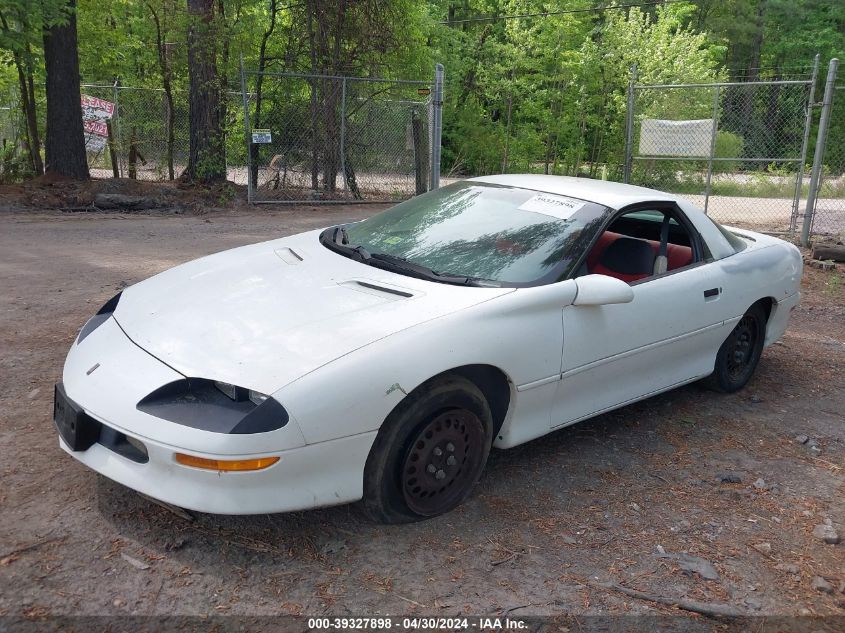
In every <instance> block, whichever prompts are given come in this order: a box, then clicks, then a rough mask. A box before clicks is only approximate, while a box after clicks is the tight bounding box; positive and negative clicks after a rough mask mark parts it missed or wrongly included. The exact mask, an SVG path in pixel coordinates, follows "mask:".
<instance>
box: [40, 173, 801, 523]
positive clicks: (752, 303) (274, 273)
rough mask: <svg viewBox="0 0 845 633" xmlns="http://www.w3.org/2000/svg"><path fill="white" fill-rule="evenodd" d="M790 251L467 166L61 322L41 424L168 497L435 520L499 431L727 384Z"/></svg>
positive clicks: (792, 271) (665, 204)
mask: <svg viewBox="0 0 845 633" xmlns="http://www.w3.org/2000/svg"><path fill="white" fill-rule="evenodd" d="M801 272H802V261H801V255H800V253H799V251H798V249H797V248H795V247H794V246H793V245H791V244H789V243H787V242H784V241H782V240H779V239H776V238H774V237H771V236H768V235H764V234H761V233H756V232H752V231H748V230H740V229H735V228H727V227H724V226H721V225H719V224H718V223H716V222H715V221H713V220H712V219H711V218H709V217H708V216H707V215H705V214H704V213H702V212H701V211H699V210H698V209H697V208H695V207H694V206H693V205H691V204H690V203H689V202H687V201H685V200H684V199H683V198H680V197H677V196H675V195H672V194H667V193H661V192H659V191H654V190H650V189H643V188H640V187H634V186H629V185H622V184H617V183H611V182H603V181H592V180H586V179H573V178H562V177H556V176H536V175H504V176H490V177H483V178H472V179H469V180H464V181H461V182H458V183H455V184H452V185H449V186H446V187H443V188H441V189H438V190H436V191H432V192H430V193H427V194H424V195H421V196H418V197H416V198H413V199H411V200H408V201H406V202H403V203H401V204H398V205H396V206H394V207H392V208H390V209H388V210H386V211H384V212H382V213H379V214H377V215H374V216H372V217H370V218H369V219H366V220H363V221H361V222H357V223H349V224H343V225H340V226H332V227H328V228H325V229H323V230H317V231H310V232H306V233H302V234H299V235H293V236H290V237H285V238H281V239H274V240H271V241H268V242H263V243H260V244H254V245H251V246H244V247H241V248H236V249H233V250H228V251H225V252H222V253H217V254H215V255H210V256H208V257H203V258H201V259H197V260H195V261H191V262H189V263H186V264H183V265H181V266H177V267H175V268H173V269H171V270H167V271H165V272H163V273H161V274H158V275H156V276H154V277H152V278H150V279H147V280H145V281H142V282H140V283H138V284H135V285H133V286H130V287H129V288H126V289H125V290H123V292H121V293H120V294H118V295H117V296H115V297H113V298H112V299H111V300H109V301H108V302H107V303H106V304H105V305H104V306H103V307H102V308H101V309H100V311H99V312H98V313H97V314H96V315H95V316H93V317H92V318H91V319H90V320H89V321H88V322H87V323H86V324H85V325H84V327H83V328H82V330H81V331H80V332H79V335H78V337H77V339H76V341H75V342H74V343H73V346H72V348H71V350H70V352H69V354H68V356H67V360H66V362H65V365H64V372H63V376H62V382H60V383H59V384H57V385H56V388H55V404H54V422H55V424H56V427H57V429H58V433H59V438H60V439H59V443H60V445H61V447H62V448H63V449H64V450H65V451H66V452H67V453H69V454H70V455H71V456H73V457H74V458H75V459H77V460H79V461H80V462H82V463H83V464H85V465H86V466H88V467H89V468H91V469H93V470H95V471H97V472H99V473H101V474H103V475H105V476H106V477H109V478H111V479H113V480H115V481H117V482H120V483H121V484H124V485H125V486H128V487H129V488H132V489H135V490H137V491H140V492H142V493H144V494H146V495H148V496H151V497H153V498H155V499H158V500H161V501H164V502H166V503H170V504H173V505H176V506H179V507H183V508H188V509H192V510H197V511H202V512H211V513H221V514H253V513H267V512H283V511H291V510H300V509H305V508H315V507H320V506H328V505H333V504H341V503H347V502H352V501H356V500H360V499H363V505H364V507H365V508H366V510H367V511H368V512H369V514H371V515H372V516H373V517H374V518H375V519H377V520H380V521H385V522H404V521H412V520H417V519H421V518H426V517H432V516H435V515H439V514H442V513H444V512H447V511H449V510H451V509H453V508H454V507H455V506H457V505H458V504H460V503H461V502H462V501H463V500H464V499H465V498H466V497H467V495H469V494H470V492H471V490H472V488H473V486H474V484H475V483H476V482H477V481H478V479H479V477H480V476H481V473H482V470H483V469H484V466H485V462H486V461H487V458H488V455H489V452H490V450H491V448H492V447H496V448H509V447H512V446H516V445H518V444H522V443H523V442H527V441H529V440H532V439H534V438H538V437H540V436H542V435H545V434H546V433H550V432H552V431H554V430H556V429H560V428H562V427H565V426H567V425H570V424H573V423H575V422H578V421H580V420H584V419H586V418H590V417H592V416H596V415H598V414H600V413H602V412H605V411H609V410H611V409H615V408H617V407H621V406H624V405H626V404H629V403H632V402H635V401H637V400H641V399H643V398H647V397H649V396H652V395H654V394H657V393H660V392H663V391H666V390H668V389H673V388H675V387H678V386H679V385H684V384H687V383H691V382H693V381H698V380H704V381H705V382H706V383H707V384H709V385H710V386H711V387H712V388H714V389H716V390H720V391H723V392H732V391H736V390H738V389H741V388H742V387H743V386H744V385H746V383H748V381H749V380H750V379H751V376H752V374H753V372H754V369H755V367H756V366H757V364H758V361H759V359H760V355H761V352H762V350H763V348H764V347H765V346H767V345H771V344H772V343H773V342H774V341H776V340H777V339H778V337H780V336H781V335H782V334H783V333H784V330H785V329H786V326H787V321H788V319H789V314H790V311H791V310H792V309H793V308H794V307H795V306H796V305H797V303H798V301H799V298H800V293H799V285H800V280H801Z"/></svg>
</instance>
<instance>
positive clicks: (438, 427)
mask: <svg viewBox="0 0 845 633" xmlns="http://www.w3.org/2000/svg"><path fill="white" fill-rule="evenodd" d="M484 438H485V435H484V425H483V424H482V423H481V420H479V419H478V416H476V415H475V414H474V413H472V412H471V411H467V410H466V409H451V410H449V411H445V412H443V413H440V414H437V415H435V416H434V417H433V418H432V419H431V420H430V421H429V422H428V423H427V424H425V425H423V426H422V427H421V429H420V431H419V433H417V435H416V436H415V437H414V438H413V439H412V441H411V443H410V445H409V447H408V452H407V455H406V457H405V461H404V463H403V465H402V494H403V496H404V498H405V503H407V504H408V508H410V509H411V510H412V511H413V512H415V513H417V514H419V515H423V516H434V515H436V514H442V513H443V512H446V511H448V510H451V509H452V507H454V506H455V504H457V503H459V502H460V501H461V500H462V499H463V498H464V495H465V494H466V492H467V491H468V489H469V488H470V487H471V486H472V484H473V483H475V480H476V478H477V477H478V470H479V467H480V464H481V460H482V457H483V454H484Z"/></svg>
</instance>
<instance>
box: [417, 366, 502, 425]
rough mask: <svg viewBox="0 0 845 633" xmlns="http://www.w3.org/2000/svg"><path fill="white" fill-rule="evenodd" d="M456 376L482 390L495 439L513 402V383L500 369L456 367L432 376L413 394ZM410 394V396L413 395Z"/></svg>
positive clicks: (490, 367)
mask: <svg viewBox="0 0 845 633" xmlns="http://www.w3.org/2000/svg"><path fill="white" fill-rule="evenodd" d="M449 375H456V376H461V377H462V378H466V379H467V380H469V381H470V382H472V383H473V384H474V385H475V386H476V387H478V388H479V389H480V390H481V393H482V394H483V395H484V398H485V400H487V404H488V406H489V407H490V413H491V414H492V416H493V436H494V437H495V436H496V435H497V434H498V433H499V430H500V429H501V428H502V424H504V422H505V416H506V415H507V413H508V408H509V407H510V402H511V382H510V380H509V379H508V377H507V375H506V374H505V373H504V372H503V371H502V370H501V369H499V368H498V367H494V366H493V365H464V366H462V367H454V368H453V369H448V370H446V371H444V372H441V373H439V374H437V375H436V376H432V377H431V378H429V379H428V380H426V381H425V382H423V383H421V384H420V385H418V386H417V387H416V388H415V389H414V391H412V392H411V394H413V393H415V392H416V391H418V390H421V389H425V388H426V385H428V384H429V383H430V382H431V381H432V380H436V379H437V378H442V377H443V376H449ZM411 394H409V395H411Z"/></svg>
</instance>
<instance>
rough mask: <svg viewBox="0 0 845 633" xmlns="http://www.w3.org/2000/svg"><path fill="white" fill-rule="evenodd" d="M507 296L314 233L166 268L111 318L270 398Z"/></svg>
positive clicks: (170, 357) (159, 349) (165, 358)
mask: <svg viewBox="0 0 845 633" xmlns="http://www.w3.org/2000/svg"><path fill="white" fill-rule="evenodd" d="M512 290H513V289H512V288H471V287H462V286H454V285H447V284H441V283H436V282H431V281H426V280H422V279H415V278H411V277H406V276H404V275H399V274H395V273H391V272H388V271H384V270H379V269H377V268H373V267H371V266H368V265H366V264H362V263H359V262H356V261H353V260H351V259H348V258H346V257H344V256H342V255H339V254H337V253H335V252H333V251H330V250H329V249H327V248H326V247H324V246H323V245H322V244H320V243H319V231H311V232H308V233H302V234H300V235H295V236H291V237H287V238H282V239H279V240H273V241H270V242H263V243H261V244H254V245H251V246H245V247H241V248H236V249H233V250H229V251H224V252H222V253H217V254H215V255H210V256H208V257H203V258H201V259H198V260H195V261H192V262H188V263H187V264H183V265H181V266H177V267H176V268H172V269H170V270H167V271H165V272H163V273H161V274H159V275H156V276H154V277H151V278H150V279H147V280H145V281H142V282H140V283H138V284H136V285H134V286H131V287H129V288H127V289H126V290H124V292H123V294H122V296H121V299H120V303H119V304H118V307H117V310H116V311H115V315H114V316H115V319H116V321H117V322H118V324H119V325H120V327H121V328H122V329H123V331H124V332H125V333H126V335H127V336H128V337H129V338H130V339H131V340H132V341H133V342H134V343H135V344H137V345H138V346H139V347H141V348H143V349H144V350H146V351H147V352H149V353H150V354H152V355H153V356H155V357H156V358H158V359H159V360H161V361H162V362H164V363H166V364H167V365H169V366H170V367H172V368H173V369H175V370H176V371H178V372H179V373H181V374H184V375H185V376H189V377H203V378H210V379H213V380H221V381H224V382H228V383H232V384H237V385H240V386H242V387H246V388H249V389H255V390H257V391H260V392H262V393H273V392H275V391H277V390H278V389H280V388H282V387H283V386H285V385H286V384H288V383H290V382H292V381H294V380H296V379H297V378H299V377H301V376H303V375H305V374H307V373H309V372H311V371H313V370H314V369H317V368H318V367H320V366H321V365H324V364H326V363H328V362H331V361H332V360H334V359H336V358H339V357H341V356H343V355H345V354H348V353H349V352H352V351H353V350H355V349H358V348H360V347H363V346H365V345H368V344H370V343H373V342H374V341H377V340H379V339H382V338H385V337H387V336H390V335H391V334H393V333H395V332H398V331H400V330H404V329H406V328H409V327H412V326H415V325H418V324H420V323H423V322H425V321H429V320H431V319H436V318H439V317H442V316H445V315H447V314H450V313H453V312H456V311H459V310H463V309H466V308H468V307H470V306H473V305H476V304H478V303H481V302H484V301H488V300H490V299H493V298H495V297H497V296H500V295H503V294H507V293H508V292H512ZM397 353H401V350H397Z"/></svg>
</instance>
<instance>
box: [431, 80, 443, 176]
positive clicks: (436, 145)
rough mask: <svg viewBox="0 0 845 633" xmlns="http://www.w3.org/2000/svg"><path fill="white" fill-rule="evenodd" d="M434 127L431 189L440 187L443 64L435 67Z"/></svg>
mask: <svg viewBox="0 0 845 633" xmlns="http://www.w3.org/2000/svg"><path fill="white" fill-rule="evenodd" d="M432 105H433V106H434V126H433V127H434V129H433V131H432V138H431V187H430V189H431V190H434V189H439V188H440V140H441V138H442V134H443V64H437V65H436V66H435V67H434V94H433V95H432Z"/></svg>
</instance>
